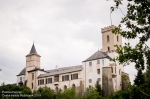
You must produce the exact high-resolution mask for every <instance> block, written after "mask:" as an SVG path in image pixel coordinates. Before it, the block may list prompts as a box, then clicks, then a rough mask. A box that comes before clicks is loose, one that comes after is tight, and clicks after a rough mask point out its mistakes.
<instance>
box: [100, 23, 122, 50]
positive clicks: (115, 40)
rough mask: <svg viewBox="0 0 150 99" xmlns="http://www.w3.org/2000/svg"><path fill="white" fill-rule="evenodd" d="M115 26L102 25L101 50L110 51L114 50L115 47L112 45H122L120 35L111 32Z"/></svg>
mask: <svg viewBox="0 0 150 99" xmlns="http://www.w3.org/2000/svg"><path fill="white" fill-rule="evenodd" d="M114 28H115V26H114V25H111V26H109V27H104V28H102V29H101V32H102V48H103V49H102V51H103V52H110V51H115V50H116V47H114V45H116V44H117V45H121V46H122V37H121V35H118V34H117V35H115V34H113V33H112V30H113V29H114Z"/></svg>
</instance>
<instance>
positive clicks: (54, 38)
mask: <svg viewBox="0 0 150 99" xmlns="http://www.w3.org/2000/svg"><path fill="white" fill-rule="evenodd" d="M123 2H124V5H122V6H121V9H122V11H123V12H124V13H126V4H127V3H126V2H125V1H123ZM113 5H114V3H113V2H112V1H107V0H92V1H91V0H44V1H41V0H19V1H18V0H13V1H12V0H7V1H6V0H0V13H2V14H0V42H1V43H0V68H2V69H3V70H2V71H1V72H0V78H2V79H0V83H2V82H3V81H5V82H6V83H15V82H16V75H17V74H18V73H19V72H20V71H21V70H22V69H23V68H24V67H25V65H26V63H25V55H27V54H28V53H29V51H30V48H31V46H32V42H33V41H35V47H36V49H37V52H38V53H39V54H40V55H41V56H42V57H41V68H44V69H52V68H55V66H56V65H58V67H63V66H73V65H80V64H82V61H83V60H85V59H86V58H88V57H89V56H91V55H92V54H93V53H94V52H96V51H97V50H98V48H102V45H101V43H102V39H101V28H103V27H106V26H109V25H110V23H111V22H110V7H111V6H113ZM121 17H122V14H121V12H120V11H119V10H117V11H116V12H114V13H112V22H113V24H114V25H118V23H119V22H120V20H121ZM129 68H130V67H129ZM129 68H127V69H126V70H127V71H128V69H129ZM134 71H135V70H134ZM132 72H133V71H129V72H128V73H129V74H131V77H132V76H133V75H134V74H132ZM133 79H134V78H133V77H132V78H131V80H133Z"/></svg>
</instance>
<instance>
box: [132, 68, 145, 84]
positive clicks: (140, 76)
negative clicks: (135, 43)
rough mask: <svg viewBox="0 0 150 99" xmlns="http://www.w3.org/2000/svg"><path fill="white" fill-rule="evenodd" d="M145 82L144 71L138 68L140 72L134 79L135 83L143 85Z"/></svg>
mask: <svg viewBox="0 0 150 99" xmlns="http://www.w3.org/2000/svg"><path fill="white" fill-rule="evenodd" d="M144 82H145V79H144V75H143V73H142V70H141V69H140V70H138V74H137V76H136V78H135V80H134V84H135V85H137V86H140V85H143V84H144Z"/></svg>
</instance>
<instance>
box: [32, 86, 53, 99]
mask: <svg viewBox="0 0 150 99" xmlns="http://www.w3.org/2000/svg"><path fill="white" fill-rule="evenodd" d="M33 94H40V95H41V96H40V97H33V99H54V92H53V90H51V89H50V88H48V87H43V88H41V87H40V88H39V89H38V90H37V91H34V93H33Z"/></svg>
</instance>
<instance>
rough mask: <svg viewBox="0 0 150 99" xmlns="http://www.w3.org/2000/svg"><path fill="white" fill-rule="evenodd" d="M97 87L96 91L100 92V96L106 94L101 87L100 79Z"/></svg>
mask: <svg viewBox="0 0 150 99" xmlns="http://www.w3.org/2000/svg"><path fill="white" fill-rule="evenodd" d="M95 88H96V91H97V92H98V94H99V95H100V96H104V95H103V91H102V89H101V85H100V84H99V81H98V80H97V81H96V84H95Z"/></svg>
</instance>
